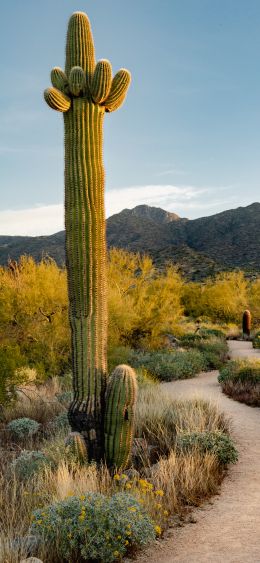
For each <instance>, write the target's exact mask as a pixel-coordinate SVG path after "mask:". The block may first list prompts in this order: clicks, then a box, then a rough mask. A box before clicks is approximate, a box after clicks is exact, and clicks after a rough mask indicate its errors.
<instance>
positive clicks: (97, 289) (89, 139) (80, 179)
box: [64, 98, 107, 459]
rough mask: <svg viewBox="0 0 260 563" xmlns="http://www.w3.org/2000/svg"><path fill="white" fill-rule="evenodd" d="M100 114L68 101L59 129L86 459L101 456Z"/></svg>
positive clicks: (77, 421)
mask: <svg viewBox="0 0 260 563" xmlns="http://www.w3.org/2000/svg"><path fill="white" fill-rule="evenodd" d="M103 116H104V109H103V108H101V107H100V106H98V105H94V104H93V103H92V102H89V101H88V100H85V99H82V98H78V99H74V100H73V104H72V107H71V110H70V112H68V113H65V114H64V124H65V162H66V167H65V228H66V262H67V271H68V288H69V303H70V305H69V318H70V326H71V334H72V369H73V385H74V400H73V402H72V405H71V407H70V410H69V420H70V423H71V427H72V430H76V431H78V432H82V433H83V435H84V437H85V440H86V442H87V446H88V452H89V453H88V455H89V457H90V458H94V459H100V458H101V456H102V451H103V444H102V421H103V412H104V392H105V380H106V373H107V362H106V347H107V303H106V243H105V213H104V166H103V159H102V143H103V134H102V127H103Z"/></svg>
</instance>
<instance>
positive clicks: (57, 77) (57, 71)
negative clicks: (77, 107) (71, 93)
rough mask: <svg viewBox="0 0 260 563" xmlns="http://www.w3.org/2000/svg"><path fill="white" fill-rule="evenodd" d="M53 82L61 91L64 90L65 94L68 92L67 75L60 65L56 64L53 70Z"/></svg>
mask: <svg viewBox="0 0 260 563" xmlns="http://www.w3.org/2000/svg"><path fill="white" fill-rule="evenodd" d="M51 83H52V85H53V86H54V88H57V89H58V90H60V91H61V92H64V93H65V94H66V92H68V80H67V77H66V75H65V73H64V72H63V70H62V69H61V68H60V67H58V66H55V67H54V68H53V69H52V71H51Z"/></svg>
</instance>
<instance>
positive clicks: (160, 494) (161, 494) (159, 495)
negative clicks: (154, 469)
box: [155, 489, 164, 497]
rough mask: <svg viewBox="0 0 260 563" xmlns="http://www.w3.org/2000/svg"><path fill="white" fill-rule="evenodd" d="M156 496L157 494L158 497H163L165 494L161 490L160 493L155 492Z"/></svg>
mask: <svg viewBox="0 0 260 563" xmlns="http://www.w3.org/2000/svg"><path fill="white" fill-rule="evenodd" d="M155 494H156V495H157V496H158V497H163V495H164V492H163V491H162V490H161V489H159V490H158V491H155Z"/></svg>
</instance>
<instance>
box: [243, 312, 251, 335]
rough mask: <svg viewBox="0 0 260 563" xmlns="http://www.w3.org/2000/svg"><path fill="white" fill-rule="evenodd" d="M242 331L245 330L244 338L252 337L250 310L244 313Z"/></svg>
mask: <svg viewBox="0 0 260 563" xmlns="http://www.w3.org/2000/svg"><path fill="white" fill-rule="evenodd" d="M242 330H243V336H250V330H251V313H250V311H249V310H248V309H246V310H245V311H244V313H243V320H242Z"/></svg>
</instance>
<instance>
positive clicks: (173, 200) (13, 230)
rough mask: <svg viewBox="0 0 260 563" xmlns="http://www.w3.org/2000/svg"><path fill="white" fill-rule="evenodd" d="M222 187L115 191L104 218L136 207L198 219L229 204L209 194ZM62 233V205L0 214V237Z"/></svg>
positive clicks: (110, 192)
mask: <svg viewBox="0 0 260 563" xmlns="http://www.w3.org/2000/svg"><path fill="white" fill-rule="evenodd" d="M220 189H225V187H218V188H216V187H215V188H213V187H207V188H198V187H195V186H172V185H148V186H132V187H127V188H118V189H112V190H107V191H106V216H107V217H109V216H110V215H113V214H115V213H119V212H120V211H122V209H125V208H128V209H132V208H133V207H135V206H136V205H141V204H146V205H150V206H154V207H162V208H163V209H166V210H167V211H173V212H177V213H178V214H180V215H181V216H187V211H188V210H191V211H192V210H196V211H195V213H192V216H193V217H194V216H195V217H199V216H200V211H201V212H203V210H204V209H208V210H209V212H210V210H211V208H212V210H215V209H216V207H219V208H220V210H223V206H224V208H225V204H228V203H231V202H232V199H227V200H226V201H224V200H221V199H219V198H217V199H214V197H212V195H211V194H214V193H217V192H218V190H220ZM62 229H64V207H63V204H62V203H60V204H55V205H38V206H35V207H31V208H29V209H19V210H5V211H0V234H1V235H16V236H19V235H23V236H25V235H27V236H36V235H38V236H40V235H49V234H52V233H55V232H58V231H61V230H62Z"/></svg>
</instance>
